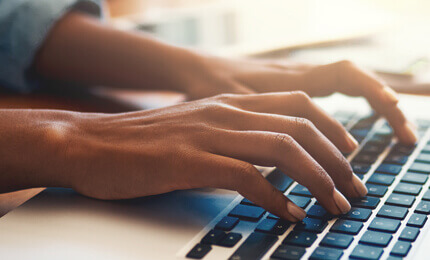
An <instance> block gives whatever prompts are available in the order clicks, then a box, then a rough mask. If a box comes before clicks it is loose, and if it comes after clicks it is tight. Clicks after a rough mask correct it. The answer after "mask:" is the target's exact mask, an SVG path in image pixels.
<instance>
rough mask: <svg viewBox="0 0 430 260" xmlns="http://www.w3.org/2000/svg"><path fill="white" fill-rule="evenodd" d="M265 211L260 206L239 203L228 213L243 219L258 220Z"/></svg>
mask: <svg viewBox="0 0 430 260" xmlns="http://www.w3.org/2000/svg"><path fill="white" fill-rule="evenodd" d="M265 212H266V211H265V210H264V209H263V208H260V207H254V206H248V205H242V204H239V205H237V206H236V207H235V208H234V209H233V210H232V211H231V212H230V214H228V215H229V216H230V217H236V218H239V219H242V220H247V221H252V222H257V221H258V220H259V219H260V218H261V217H262V216H263V215H264V213H265Z"/></svg>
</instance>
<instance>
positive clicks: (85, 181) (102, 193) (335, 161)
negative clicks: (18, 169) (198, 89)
mask: <svg viewBox="0 0 430 260" xmlns="http://www.w3.org/2000/svg"><path fill="white" fill-rule="evenodd" d="M72 121H73V123H72V124H70V125H71V126H69V127H64V125H63V126H62V127H61V133H59V134H58V133H55V131H56V128H53V129H51V130H52V131H54V134H52V133H53V132H52V131H50V133H51V134H50V135H51V136H55V137H56V138H55V140H56V142H60V143H61V142H62V143H63V147H65V148H64V151H63V152H62V153H60V154H61V155H60V157H61V159H60V164H59V165H61V167H62V168H61V171H62V172H64V174H65V175H67V176H68V177H67V179H68V185H67V186H70V187H72V188H74V189H75V190H76V191H78V192H80V193H82V194H84V195H87V196H90V197H94V198H99V199H126V198H135V197H141V196H146V195H153V194H160V193H165V192H169V191H173V190H182V189H192V188H201V187H215V188H224V189H230V190H235V191H238V192H239V193H240V194H241V195H243V196H244V197H246V198H248V199H249V200H251V201H252V202H254V203H256V204H257V205H260V206H261V207H263V208H265V209H266V210H268V211H270V212H271V213H273V214H275V215H277V216H280V217H282V218H284V219H287V220H290V221H298V220H300V219H303V218H304V217H305V215H306V213H305V211H303V210H302V209H301V208H299V207H298V206H296V205H294V204H293V203H292V202H291V201H290V200H289V199H288V198H287V197H286V196H285V195H284V194H283V193H281V192H280V191H278V190H277V189H276V188H274V187H273V186H272V185H271V184H270V183H269V182H268V181H267V180H266V179H265V178H264V177H263V176H262V175H261V173H260V172H259V171H258V170H257V169H256V168H255V167H254V166H253V165H261V166H276V167H278V168H279V169H280V170H281V171H283V172H284V173H285V174H287V175H288V176H290V177H291V178H293V179H294V180H296V181H297V182H298V183H300V184H302V185H304V186H306V187H307V188H308V189H309V191H310V192H311V193H312V194H313V195H314V196H315V197H316V199H317V200H318V201H319V202H320V203H321V204H322V205H323V206H324V207H325V208H326V209H327V210H328V211H329V212H330V213H331V214H335V215H338V214H342V213H346V212H347V211H349V209H350V207H351V206H350V204H349V203H348V201H347V200H346V199H345V197H344V196H343V195H342V194H344V195H345V196H346V197H362V196H364V195H366V193H367V189H366V187H365V186H364V185H363V184H362V183H361V181H360V180H359V179H358V178H357V177H356V176H355V175H354V174H353V172H352V170H351V167H350V164H349V163H348V161H347V160H346V159H345V158H344V157H343V156H342V154H341V152H340V151H344V152H351V151H352V150H353V149H354V148H356V146H357V143H356V142H355V140H354V139H353V138H352V137H351V136H350V135H349V134H348V132H347V131H346V130H345V129H344V128H343V127H342V125H341V124H340V123H338V122H337V121H336V120H335V119H333V118H332V117H330V116H329V115H328V114H326V113H325V112H324V111H323V110H321V109H320V108H318V107H317V106H316V105H315V104H314V103H313V102H312V100H311V99H310V98H309V97H308V96H307V95H306V94H304V93H303V92H289V93H288V92H283V93H267V94H247V95H239V94H228V95H219V96H215V97H211V98H207V99H202V100H197V101H193V102H187V103H182V104H178V105H175V106H171V107H166V108H161V109H154V110H148V111H139V112H131V113H123V114H86V113H82V114H79V113H77V114H76V116H74V119H73V120H72ZM61 136H63V138H59V137H61ZM57 147H58V144H57ZM339 150H340V151H339Z"/></svg>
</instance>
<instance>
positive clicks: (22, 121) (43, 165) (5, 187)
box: [0, 110, 74, 192]
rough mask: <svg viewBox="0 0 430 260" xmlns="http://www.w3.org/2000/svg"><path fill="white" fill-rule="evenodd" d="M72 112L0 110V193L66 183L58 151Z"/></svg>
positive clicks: (59, 151) (69, 125)
mask: <svg viewBox="0 0 430 260" xmlns="http://www.w3.org/2000/svg"><path fill="white" fill-rule="evenodd" d="M73 117H74V116H73V113H72V112H64V111H50V110H0V145H1V147H0V192H8V191H13V190H18V189H24V188H32V187H47V186H57V187H58V186H59V187H67V186H69V181H68V179H67V175H66V174H64V172H63V170H62V169H63V167H62V160H61V156H60V155H61V154H63V151H64V149H65V148H66V147H67V145H66V144H67V139H66V138H65V137H66V133H67V132H68V131H70V129H71V128H72V127H73V126H72V125H71V124H70V123H68V122H70V121H71V118H73Z"/></svg>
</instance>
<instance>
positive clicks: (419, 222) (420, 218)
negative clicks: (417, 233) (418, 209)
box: [406, 213, 427, 228]
mask: <svg viewBox="0 0 430 260" xmlns="http://www.w3.org/2000/svg"><path fill="white" fill-rule="evenodd" d="M426 221H427V216H426V215H423V214H418V213H414V214H412V216H411V217H410V218H409V220H408V223H407V224H406V225H408V226H410V227H417V228H422V227H423V226H424V224H425V223H426Z"/></svg>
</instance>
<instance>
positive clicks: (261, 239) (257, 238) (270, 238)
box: [229, 232, 278, 260]
mask: <svg viewBox="0 0 430 260" xmlns="http://www.w3.org/2000/svg"><path fill="white" fill-rule="evenodd" d="M277 240H278V237H277V236H274V235H269V234H264V233H259V232H254V233H251V235H249V236H248V238H246V239H245V241H244V242H243V243H242V244H241V245H240V246H239V248H238V249H237V250H236V252H234V253H233V255H232V256H230V258H229V259H230V260H236V259H250V260H252V259H256V260H257V259H260V258H261V257H263V256H264V254H265V253H266V252H267V251H268V250H269V249H270V248H271V247H272V246H273V244H275V243H276V241H277Z"/></svg>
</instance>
